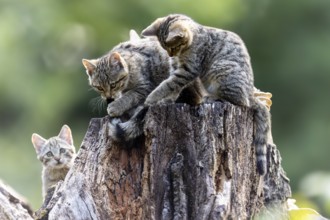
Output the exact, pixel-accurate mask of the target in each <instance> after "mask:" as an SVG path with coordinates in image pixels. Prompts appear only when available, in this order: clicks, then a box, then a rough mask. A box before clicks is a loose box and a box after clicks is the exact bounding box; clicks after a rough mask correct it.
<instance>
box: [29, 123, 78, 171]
mask: <svg viewBox="0 0 330 220" xmlns="http://www.w3.org/2000/svg"><path fill="white" fill-rule="evenodd" d="M32 144H33V146H34V149H35V150H36V153H37V157H38V159H39V160H40V161H41V162H42V164H43V166H44V167H49V168H52V169H61V168H64V167H67V168H68V167H71V165H72V163H73V160H74V156H75V148H74V146H73V139H72V134H71V130H70V128H69V127H68V126H67V125H63V127H62V129H61V131H60V133H59V135H58V136H56V137H51V138H49V139H48V140H46V139H44V138H43V137H41V136H40V135H38V134H35V133H34V134H32Z"/></svg>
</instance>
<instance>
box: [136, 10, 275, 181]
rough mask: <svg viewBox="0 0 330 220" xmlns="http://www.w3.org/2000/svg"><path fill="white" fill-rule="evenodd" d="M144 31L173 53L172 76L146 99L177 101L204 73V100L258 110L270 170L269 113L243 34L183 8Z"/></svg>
mask: <svg viewBox="0 0 330 220" xmlns="http://www.w3.org/2000/svg"><path fill="white" fill-rule="evenodd" d="M142 35H143V36H157V38H158V39H159V41H160V43H161V45H162V47H163V48H164V49H165V50H166V51H167V52H168V54H169V55H170V56H173V57H174V59H173V62H174V63H173V65H172V67H173V69H172V72H171V74H170V75H171V76H170V77H169V78H168V79H166V80H165V81H163V82H162V83H161V84H160V85H159V86H158V87H157V88H156V89H155V90H154V91H153V92H152V93H151V94H150V95H149V96H148V97H147V99H146V101H145V104H147V105H153V104H156V103H159V102H161V100H163V99H172V100H173V101H174V100H175V99H176V97H178V95H179V93H180V92H181V91H182V89H183V88H185V86H187V85H188V84H189V83H190V82H192V81H193V80H195V79H196V78H199V79H200V80H201V82H202V85H203V86H204V88H205V89H206V91H207V92H208V97H206V98H205V100H217V99H222V100H227V101H229V102H231V103H233V104H236V105H240V106H247V107H250V108H252V109H253V110H254V111H255V116H254V122H255V135H254V145H255V146H256V156H257V168H258V172H259V173H260V174H261V175H263V174H265V173H266V172H267V161H266V144H267V142H268V140H267V137H268V135H267V134H268V131H269V129H270V114H269V112H268V110H267V108H266V107H265V106H264V105H263V104H262V103H261V102H260V101H259V100H257V99H255V98H254V95H253V92H254V79H253V72H252V67H251V63H250V57H249V54H248V52H247V49H246V47H245V45H244V43H243V41H242V40H241V39H240V37H239V36H238V35H236V34H234V33H232V32H229V31H225V30H221V29H216V28H212V27H206V26H203V25H200V24H198V23H196V22H195V21H193V20H192V19H191V18H189V17H187V16H185V15H180V14H173V15H169V16H167V17H163V18H158V19H157V20H156V21H154V22H153V23H152V24H151V25H150V26H149V27H147V28H146V29H145V30H144V31H143V32H142Z"/></svg>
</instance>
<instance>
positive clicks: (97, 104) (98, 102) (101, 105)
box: [89, 96, 107, 114]
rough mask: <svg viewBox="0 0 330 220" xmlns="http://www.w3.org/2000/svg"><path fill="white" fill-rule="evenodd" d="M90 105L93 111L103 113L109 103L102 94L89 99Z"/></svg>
mask: <svg viewBox="0 0 330 220" xmlns="http://www.w3.org/2000/svg"><path fill="white" fill-rule="evenodd" d="M89 106H90V108H91V109H92V111H93V113H97V114H101V113H102V111H103V110H104V109H106V107H107V103H106V101H105V100H104V99H102V98H101V97H100V96H97V97H95V98H92V99H91V100H90V101H89Z"/></svg>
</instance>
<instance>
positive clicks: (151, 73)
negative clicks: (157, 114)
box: [82, 30, 202, 145]
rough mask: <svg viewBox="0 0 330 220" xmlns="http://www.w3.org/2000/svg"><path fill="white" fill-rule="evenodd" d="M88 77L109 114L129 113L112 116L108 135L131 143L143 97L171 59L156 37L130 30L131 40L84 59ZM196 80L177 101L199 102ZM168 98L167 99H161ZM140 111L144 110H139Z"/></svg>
mask: <svg viewBox="0 0 330 220" xmlns="http://www.w3.org/2000/svg"><path fill="white" fill-rule="evenodd" d="M82 62H83V65H84V66H85V68H86V72H87V75H88V77H89V84H90V86H91V87H93V88H94V89H95V90H96V91H97V92H99V93H100V94H101V97H102V98H103V99H105V100H108V102H110V104H109V105H108V109H107V110H108V113H109V115H110V116H111V117H121V116H122V115H124V114H126V113H128V116H129V117H130V116H132V119H131V120H129V121H122V120H118V119H113V120H112V124H110V125H109V128H110V129H109V130H110V134H111V135H112V137H113V138H114V139H115V140H117V141H119V142H126V145H128V144H127V142H130V141H131V140H133V139H135V138H136V137H138V136H140V135H141V134H142V133H143V118H144V117H143V116H144V114H143V113H145V109H143V111H140V108H139V106H142V105H143V103H144V102H145V99H146V97H147V96H148V95H149V94H150V93H151V91H153V90H154V89H155V88H156V87H157V86H158V85H159V84H160V83H161V82H162V81H163V80H165V79H167V78H168V77H169V73H170V68H171V60H170V59H169V56H168V54H167V52H166V51H165V50H164V49H163V48H162V47H161V45H160V44H159V41H158V40H157V38H155V37H150V38H145V39H140V38H139V36H138V35H137V34H136V32H135V31H133V30H131V31H130V40H129V41H127V42H124V43H121V44H119V45H117V46H116V47H114V48H113V49H112V50H111V51H110V52H109V53H108V54H106V55H104V56H102V57H101V58H98V59H95V60H86V59H83V61H82ZM197 83H199V81H198V80H196V81H194V82H192V83H191V86H190V87H189V88H187V89H186V90H185V92H183V95H182V97H180V99H179V101H180V102H187V103H195V104H196V103H199V102H201V97H202V91H200V90H198V89H196V88H199V87H197V86H194V85H195V84H197ZM187 99H189V100H187ZM162 101H164V102H165V101H170V100H162ZM142 112H143V113H142Z"/></svg>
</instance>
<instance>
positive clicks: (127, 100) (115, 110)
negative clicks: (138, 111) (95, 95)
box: [107, 87, 149, 117]
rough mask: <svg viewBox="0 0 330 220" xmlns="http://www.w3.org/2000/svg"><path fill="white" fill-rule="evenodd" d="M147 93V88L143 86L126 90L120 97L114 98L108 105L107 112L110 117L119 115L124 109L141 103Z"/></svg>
mask: <svg viewBox="0 0 330 220" xmlns="http://www.w3.org/2000/svg"><path fill="white" fill-rule="evenodd" d="M148 93H149V89H146V88H143V87H141V88H138V89H134V90H129V91H128V92H126V93H124V94H123V95H122V97H120V98H118V99H116V100H114V101H113V102H111V103H110V104H109V105H108V108H107V111H108V114H109V115H110V116H111V117H118V116H121V115H122V114H124V113H125V112H126V111H128V110H130V109H132V108H134V107H135V106H137V105H139V104H141V103H143V101H144V100H145V98H146V97H147V94H148Z"/></svg>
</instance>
